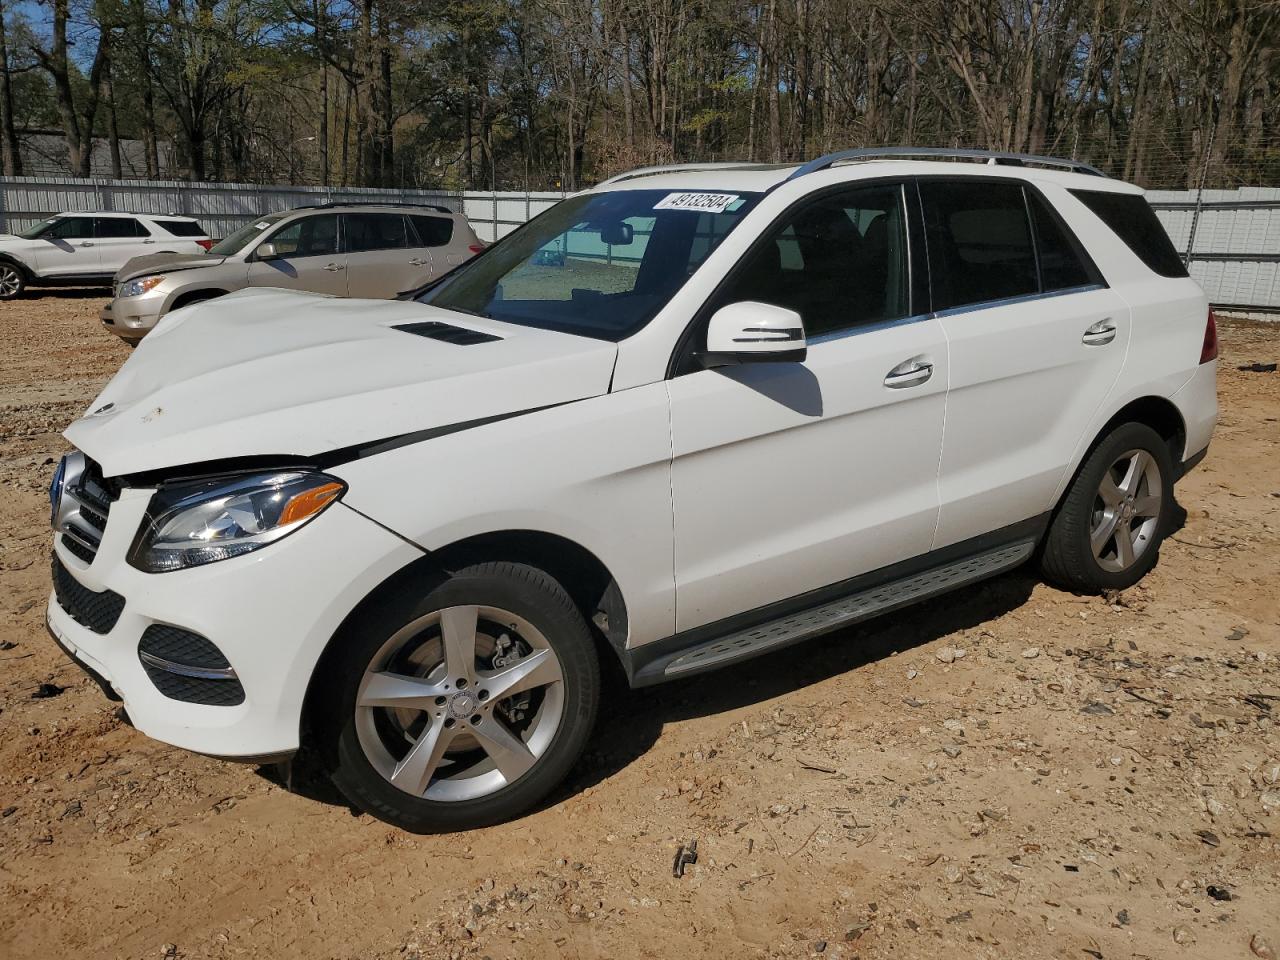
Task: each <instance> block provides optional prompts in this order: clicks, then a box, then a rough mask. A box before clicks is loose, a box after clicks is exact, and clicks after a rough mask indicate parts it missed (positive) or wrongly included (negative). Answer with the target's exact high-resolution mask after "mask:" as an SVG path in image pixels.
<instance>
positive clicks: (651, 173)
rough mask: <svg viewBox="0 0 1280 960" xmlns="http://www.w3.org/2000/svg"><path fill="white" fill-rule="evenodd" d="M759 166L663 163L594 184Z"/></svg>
mask: <svg viewBox="0 0 1280 960" xmlns="http://www.w3.org/2000/svg"><path fill="white" fill-rule="evenodd" d="M759 166H761V164H759V163H753V162H751V161H749V160H738V161H733V162H725V163H665V164H661V165H660V166H656V167H637V168H636V169H635V170H627V171H626V172H625V173H619V174H617V175H615V176H612V177H610V178H609V179H608V180H601V181H600V182H599V183H597V184H596V186H597V187H603V186H605V185H607V184H610V183H621V182H622V181H623V180H635V179H636V178H638V177H656V176H658V175H659V174H662V173H678V172H680V171H684V172H686V173H694V172H697V171H699V170H707V171H712V170H733V169H735V168H740V167H759Z"/></svg>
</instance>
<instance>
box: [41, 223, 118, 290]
mask: <svg viewBox="0 0 1280 960" xmlns="http://www.w3.org/2000/svg"><path fill="white" fill-rule="evenodd" d="M32 245H33V247H34V251H33V252H34V255H35V261H36V270H37V272H38V273H39V274H40V276H42V277H92V276H97V275H99V274H101V273H103V272H104V271H103V269H102V267H101V266H99V258H98V247H97V244H96V243H95V241H94V236H93V217H89V216H70V217H58V218H57V219H56V220H54V222H53V223H52V224H51V225H50V226H49V227H48V228H46V229H45V231H44V232H43V233H42V234H40V236H39V237H38V238H37V239H36V240H33V241H32Z"/></svg>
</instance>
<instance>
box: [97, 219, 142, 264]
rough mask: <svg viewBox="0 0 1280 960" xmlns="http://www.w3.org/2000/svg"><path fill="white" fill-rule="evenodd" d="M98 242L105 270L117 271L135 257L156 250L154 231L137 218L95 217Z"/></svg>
mask: <svg viewBox="0 0 1280 960" xmlns="http://www.w3.org/2000/svg"><path fill="white" fill-rule="evenodd" d="M93 220H94V242H95V243H96V244H97V247H98V263H99V266H100V268H101V269H102V271H103V272H104V273H115V272H116V271H117V270H119V269H120V268H121V267H123V266H124V265H125V264H126V263H128V262H129V261H130V260H132V259H133V258H134V257H140V256H142V255H143V254H144V253H154V252H155V251H156V247H155V246H154V244H155V239H154V238H153V237H152V236H151V231H150V230H148V229H147V227H146V226H145V225H144V224H143V223H142V221H140V220H138V219H137V218H136V217H94V218H93Z"/></svg>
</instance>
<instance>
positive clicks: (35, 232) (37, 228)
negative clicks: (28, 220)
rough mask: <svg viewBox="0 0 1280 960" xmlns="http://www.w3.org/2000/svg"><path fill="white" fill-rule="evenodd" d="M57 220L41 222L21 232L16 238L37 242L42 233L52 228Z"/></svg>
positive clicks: (52, 218) (50, 219)
mask: <svg viewBox="0 0 1280 960" xmlns="http://www.w3.org/2000/svg"><path fill="white" fill-rule="evenodd" d="M58 220H59V218H58V217H50V218H49V219H48V220H41V221H40V222H39V223H37V224H34V225H32V226H30V227H27V229H25V230H23V231H22V232H21V233H20V234H18V236H20V237H21V238H22V239H23V240H38V239H40V237H41V236H43V235H44V232H45V231H46V230H48V229H49V228H50V227H52V226H53V225H54V224H55V223H57V222H58Z"/></svg>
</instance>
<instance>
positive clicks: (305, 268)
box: [248, 213, 347, 297]
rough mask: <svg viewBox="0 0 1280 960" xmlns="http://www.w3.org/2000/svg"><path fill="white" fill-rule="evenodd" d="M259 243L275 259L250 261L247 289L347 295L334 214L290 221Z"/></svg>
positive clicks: (343, 264) (336, 218) (343, 259)
mask: <svg viewBox="0 0 1280 960" xmlns="http://www.w3.org/2000/svg"><path fill="white" fill-rule="evenodd" d="M263 241H264V242H266V243H270V244H273V245H274V246H275V251H276V256H275V258H274V259H271V260H258V259H256V258H255V259H251V261H250V263H249V274H248V276H249V286H251V287H284V288H286V289H289V290H311V291H314V292H315V293H329V294H333V295H335V296H339V297H345V296H346V295H347V255H346V254H345V253H340V252H339V248H338V215H337V214H336V213H317V214H312V215H309V216H305V217H299V218H298V219H296V220H290V221H289V222H288V223H286V224H285V225H284V226H282V227H280V228H279V229H278V230H276V231H275V232H274V233H271V234H269V235H268V236H266V237H264V238H263Z"/></svg>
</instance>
